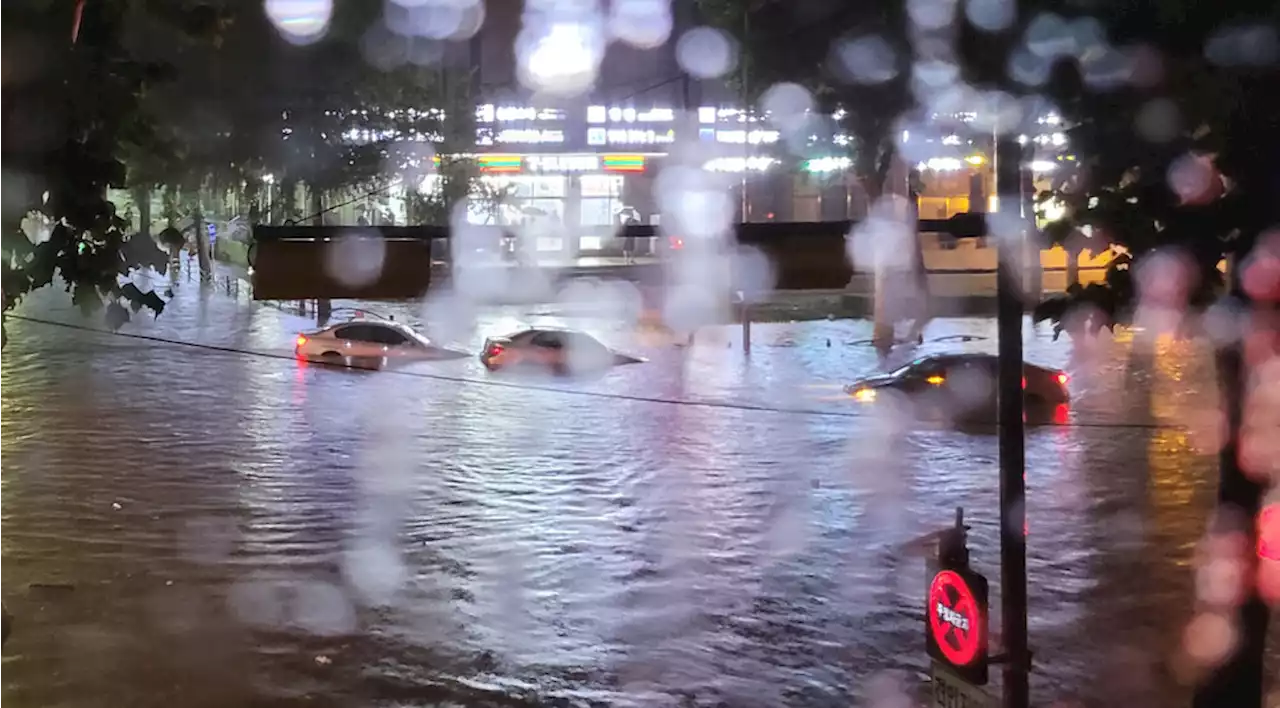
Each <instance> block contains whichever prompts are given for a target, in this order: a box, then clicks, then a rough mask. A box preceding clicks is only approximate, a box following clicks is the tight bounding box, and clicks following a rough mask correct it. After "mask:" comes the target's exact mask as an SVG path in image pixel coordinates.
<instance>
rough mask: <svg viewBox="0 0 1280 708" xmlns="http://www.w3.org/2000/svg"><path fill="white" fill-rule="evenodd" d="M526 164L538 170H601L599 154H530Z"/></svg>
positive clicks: (525, 161) (525, 159)
mask: <svg viewBox="0 0 1280 708" xmlns="http://www.w3.org/2000/svg"><path fill="white" fill-rule="evenodd" d="M524 164H525V166H527V167H528V168H529V169H530V170H534V171H537V172H599V171H600V157H599V156H598V155H529V156H528V157H526V158H524Z"/></svg>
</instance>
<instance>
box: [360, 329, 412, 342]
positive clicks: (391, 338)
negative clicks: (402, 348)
mask: <svg viewBox="0 0 1280 708" xmlns="http://www.w3.org/2000/svg"><path fill="white" fill-rule="evenodd" d="M370 329H371V330H373V336H374V337H375V338H376V339H374V341H375V342H377V343H378V344H387V345H390V346H399V345H402V344H405V343H406V342H408V341H409V338H408V337H406V336H405V335H404V333H403V332H401V331H400V330H398V329H396V328H395V327H388V326H386V325H371V326H370Z"/></svg>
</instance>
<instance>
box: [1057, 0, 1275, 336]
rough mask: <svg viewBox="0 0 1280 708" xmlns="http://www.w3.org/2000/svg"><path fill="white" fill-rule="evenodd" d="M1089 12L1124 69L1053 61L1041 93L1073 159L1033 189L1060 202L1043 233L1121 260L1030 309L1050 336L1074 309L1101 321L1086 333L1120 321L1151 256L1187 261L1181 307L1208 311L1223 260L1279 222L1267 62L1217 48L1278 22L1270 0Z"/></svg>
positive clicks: (1148, 4)
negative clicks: (1254, 6)
mask: <svg viewBox="0 0 1280 708" xmlns="http://www.w3.org/2000/svg"><path fill="white" fill-rule="evenodd" d="M1097 10H1098V11H1100V12H1101V14H1098V15H1096V17H1097V19H1098V20H1100V21H1101V26H1102V27H1104V28H1105V29H1106V30H1107V35H1108V36H1107V37H1106V38H1105V39H1106V40H1107V44H1106V45H1104V46H1102V47H1100V48H1099V49H1098V51H1099V52H1101V53H1103V54H1109V55H1111V56H1113V57H1115V58H1117V59H1118V61H1119V64H1118V66H1119V67H1120V68H1121V73H1120V76H1121V77H1122V78H1121V79H1120V80H1112V79H1107V80H1103V79H1100V78H1099V71H1098V69H1097V67H1094V66H1090V65H1089V63H1088V61H1085V62H1083V63H1082V62H1062V63H1060V64H1059V65H1058V66H1057V67H1056V69H1055V72H1054V76H1053V80H1052V81H1051V83H1050V84H1049V86H1048V90H1049V92H1050V94H1051V95H1052V96H1053V97H1054V98H1055V99H1056V101H1057V103H1058V105H1059V106H1060V108H1061V111H1062V113H1063V115H1064V117H1065V119H1066V121H1067V123H1068V125H1069V126H1070V128H1069V129H1068V131H1067V135H1068V138H1069V141H1070V145H1071V146H1072V149H1073V152H1074V153H1075V157H1076V159H1075V160H1073V161H1064V162H1063V163H1062V165H1063V167H1065V168H1066V169H1062V170H1060V174H1059V175H1057V176H1056V178H1055V180H1054V183H1053V185H1052V187H1051V189H1049V190H1048V191H1046V192H1045V193H1043V194H1041V195H1040V197H1039V198H1040V200H1041V201H1042V202H1043V201H1047V200H1049V199H1054V200H1057V201H1058V202H1059V203H1061V204H1062V205H1063V206H1064V207H1065V215H1064V217H1063V218H1062V219H1061V220H1059V221H1057V222H1055V223H1053V224H1050V225H1049V226H1048V227H1047V228H1046V235H1047V236H1048V237H1049V239H1050V240H1051V241H1052V242H1055V243H1060V244H1066V245H1068V246H1069V247H1072V248H1077V247H1080V246H1081V245H1085V244H1089V245H1090V246H1091V247H1092V248H1093V250H1095V251H1096V250H1101V248H1102V247H1106V246H1108V245H1111V244H1114V245H1116V246H1119V247H1120V248H1121V249H1122V250H1123V251H1124V252H1125V253H1126V257H1124V258H1120V259H1117V260H1116V262H1115V263H1113V264H1112V266H1111V270H1110V271H1109V273H1108V275H1107V278H1106V282H1105V284H1103V285H1101V286H1090V287H1087V288H1076V289H1073V290H1072V291H1071V292H1068V293H1067V294H1066V295H1065V296H1061V297H1054V298H1050V299H1049V300H1048V301H1046V302H1045V303H1043V304H1042V305H1041V306H1040V307H1038V308H1037V310H1036V313H1035V317H1036V319H1037V320H1038V321H1039V320H1046V319H1047V320H1052V321H1054V323H1055V328H1056V330H1057V331H1061V330H1062V328H1063V326H1064V322H1069V321H1070V320H1072V319H1073V318H1074V319H1077V320H1081V319H1087V320H1089V321H1090V322H1095V323H1098V324H1097V326H1092V327H1091V329H1092V330H1093V331H1094V332H1096V331H1097V328H1098V327H1099V326H1109V327H1111V326H1114V325H1115V324H1116V323H1118V322H1124V321H1126V320H1127V319H1128V317H1129V316H1130V315H1131V314H1132V312H1133V311H1134V307H1135V304H1136V299H1137V297H1138V296H1140V295H1141V292H1140V291H1141V287H1140V286H1139V285H1138V284H1135V282H1134V275H1133V273H1132V271H1133V270H1134V269H1135V268H1136V269H1137V270H1139V271H1141V270H1142V267H1143V263H1144V261H1145V260H1146V259H1147V258H1148V257H1149V256H1150V255H1151V254H1153V253H1155V252H1157V251H1163V252H1167V253H1169V254H1171V255H1174V254H1176V255H1177V257H1178V258H1180V259H1182V260H1183V261H1184V262H1187V263H1189V264H1191V266H1192V267H1191V269H1190V273H1189V274H1188V276H1189V278H1190V282H1189V283H1188V285H1189V288H1188V290H1189V297H1188V301H1187V303H1186V304H1187V306H1188V307H1189V308H1191V309H1197V308H1200V307H1203V306H1205V305H1207V304H1209V303H1210V302H1212V301H1213V300H1214V298H1215V297H1216V296H1217V295H1219V294H1221V292H1222V289H1223V278H1222V274H1221V272H1220V271H1219V270H1218V268H1217V266H1218V263H1219V262H1220V261H1221V260H1222V259H1223V258H1228V257H1231V256H1234V255H1238V254H1243V253H1245V252H1247V251H1248V250H1249V248H1251V247H1252V244H1253V243H1254V242H1255V241H1256V239H1257V236H1258V235H1259V234H1260V233H1261V232H1262V231H1263V230H1265V229H1266V228H1268V227H1270V226H1273V225H1275V224H1277V223H1280V212H1278V211H1277V205H1276V202H1275V199H1274V194H1275V178H1274V172H1275V166H1274V156H1275V155H1277V154H1280V136H1277V134H1276V131H1275V121H1276V119H1277V116H1280V100H1278V98H1277V97H1278V96H1280V72H1278V71H1277V68H1278V67H1277V65H1276V63H1275V57H1271V59H1270V60H1267V61H1258V60H1261V59H1262V58H1263V57H1262V55H1261V54H1258V55H1255V57H1254V59H1255V60H1254V61H1251V60H1249V59H1248V57H1241V60H1240V61H1235V62H1224V61H1222V60H1221V57H1217V58H1216V59H1215V56H1214V54H1215V52H1220V51H1221V43H1222V42H1223V41H1224V40H1225V41H1228V42H1229V41H1231V40H1230V38H1231V37H1232V36H1236V37H1239V36H1240V32H1241V31H1242V30H1246V31H1247V28H1250V27H1266V26H1268V25H1270V26H1271V27H1272V28H1274V27H1275V24H1276V22H1277V20H1280V15H1278V14H1277V10H1276V8H1275V6H1271V7H1270V8H1269V13H1270V14H1269V16H1267V15H1266V14H1265V13H1264V14H1257V13H1254V14H1252V15H1250V14H1249V12H1248V8H1247V7H1245V6H1240V5H1232V4H1221V3H1218V4H1213V3H1192V2H1172V3H1170V2H1158V3H1157V2H1154V1H1144V2H1139V3H1125V4H1123V5H1120V4H1114V5H1107V6H1101V7H1099V8H1097ZM1242 11H1243V12H1242ZM1144 13H1146V14H1144ZM1152 18H1155V21H1152ZM1255 23H1256V24H1255ZM1273 36H1274V35H1273ZM1215 47H1216V48H1215ZM1086 234H1087V238H1082V236H1084V235H1086ZM1170 275H1171V276H1172V275H1173V274H1170Z"/></svg>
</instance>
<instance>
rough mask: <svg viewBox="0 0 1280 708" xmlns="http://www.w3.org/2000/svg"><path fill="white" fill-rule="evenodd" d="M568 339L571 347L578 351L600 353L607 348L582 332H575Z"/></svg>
mask: <svg viewBox="0 0 1280 708" xmlns="http://www.w3.org/2000/svg"><path fill="white" fill-rule="evenodd" d="M567 339H568V344H569V346H570V347H573V348H574V349H576V350H578V351H599V350H602V349H604V348H605V346H604V345H603V344H601V343H600V342H599V341H597V340H596V338H595V337H592V336H591V335H589V334H583V333H581V332H574V333H573V334H570V335H569V336H568V337H567Z"/></svg>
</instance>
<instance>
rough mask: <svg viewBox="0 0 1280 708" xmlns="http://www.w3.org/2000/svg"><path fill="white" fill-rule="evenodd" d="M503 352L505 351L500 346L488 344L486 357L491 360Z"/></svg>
mask: <svg viewBox="0 0 1280 708" xmlns="http://www.w3.org/2000/svg"><path fill="white" fill-rule="evenodd" d="M503 351H505V350H504V348H503V346H502V345H501V344H490V345H489V351H488V352H486V356H488V357H489V358H493V357H495V356H498V355H499V354H501V353H502V352H503Z"/></svg>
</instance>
